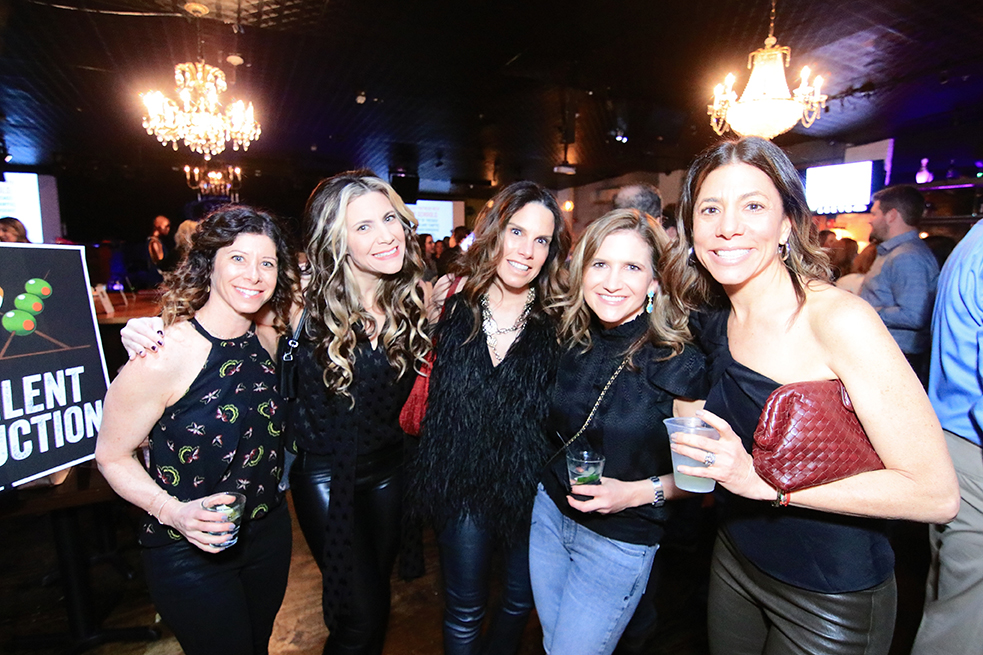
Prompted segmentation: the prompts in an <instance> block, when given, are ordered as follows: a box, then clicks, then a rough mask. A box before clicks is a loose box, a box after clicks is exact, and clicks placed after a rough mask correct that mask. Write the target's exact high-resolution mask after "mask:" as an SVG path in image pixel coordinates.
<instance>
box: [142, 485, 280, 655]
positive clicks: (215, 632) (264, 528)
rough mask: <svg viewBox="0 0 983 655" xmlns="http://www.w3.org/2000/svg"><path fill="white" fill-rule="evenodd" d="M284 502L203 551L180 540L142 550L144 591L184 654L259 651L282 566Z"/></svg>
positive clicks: (250, 654)
mask: <svg viewBox="0 0 983 655" xmlns="http://www.w3.org/2000/svg"><path fill="white" fill-rule="evenodd" d="M291 539H292V537H291V531H290V513H289V512H288V511H287V505H286V503H281V505H280V507H278V508H277V509H275V510H273V511H272V512H270V513H269V514H268V515H267V516H265V517H264V518H262V519H260V520H258V521H247V522H246V523H245V524H243V526H242V528H241V529H240V530H239V541H238V543H236V544H235V545H234V546H230V547H229V548H227V549H226V550H223V551H222V552H220V553H206V552H205V551H203V550H200V549H199V548H197V547H195V546H192V545H191V544H189V543H188V542H187V541H185V540H184V539H182V540H181V541H178V542H175V543H173V544H169V545H167V546H160V547H158V548H145V549H144V550H143V554H142V556H143V566H144V570H145V572H146V576H147V586H148V587H149V588H150V596H151V598H153V600H154V605H155V606H156V607H157V611H158V612H159V613H160V616H161V618H162V619H163V620H164V622H165V623H166V624H167V625H168V626H169V627H170V628H171V629H172V630H173V631H174V634H175V636H176V637H177V640H178V642H180V644H181V648H183V649H184V652H185V653H187V655H215V653H223V655H265V653H267V652H268V649H269V642H270V635H271V634H272V633H273V621H274V620H275V619H276V614H277V612H278V611H279V610H280V603H282V602H283V594H284V592H285V591H286V589H287V572H288V570H289V569H290V546H291Z"/></svg>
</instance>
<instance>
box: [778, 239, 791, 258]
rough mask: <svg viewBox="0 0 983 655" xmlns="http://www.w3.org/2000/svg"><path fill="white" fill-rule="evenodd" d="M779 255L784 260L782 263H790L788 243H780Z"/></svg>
mask: <svg viewBox="0 0 983 655" xmlns="http://www.w3.org/2000/svg"><path fill="white" fill-rule="evenodd" d="M778 255H779V256H780V257H781V258H782V261H783V262H787V261H788V256H789V247H788V243H780V244H778Z"/></svg>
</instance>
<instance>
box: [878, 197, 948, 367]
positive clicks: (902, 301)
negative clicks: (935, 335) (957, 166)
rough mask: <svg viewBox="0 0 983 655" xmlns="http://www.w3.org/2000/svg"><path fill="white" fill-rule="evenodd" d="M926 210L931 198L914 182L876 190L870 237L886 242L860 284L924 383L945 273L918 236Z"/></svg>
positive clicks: (882, 244) (879, 247) (882, 242)
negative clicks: (939, 285) (939, 283)
mask: <svg viewBox="0 0 983 655" xmlns="http://www.w3.org/2000/svg"><path fill="white" fill-rule="evenodd" d="M924 212H925V199H924V198H923V197H922V194H920V193H919V192H918V191H917V190H915V189H914V188H912V187H909V186H893V187H888V188H886V189H881V190H880V191H878V192H877V193H875V194H874V204H873V206H872V207H871V210H870V213H871V216H872V218H871V221H870V239H871V241H874V240H876V241H880V242H881V243H880V245H878V246H877V259H876V260H875V261H874V265H873V267H871V269H870V272H868V273H867V276H866V278H864V283H863V286H862V287H861V288H860V297H861V298H863V299H864V300H866V301H867V302H869V303H870V304H871V306H872V307H873V308H874V309H875V310H876V311H877V314H878V315H879V316H880V317H881V320H882V321H884V325H886V326H887V329H888V331H889V332H890V333H891V336H892V337H894V340H895V341H896V342H897V343H898V347H899V348H901V352H903V353H904V354H905V357H906V358H907V359H908V363H909V364H911V367H912V368H913V369H914V370H915V373H916V374H917V375H918V379H919V380H921V381H922V384H925V383H926V381H927V378H928V356H929V346H930V343H929V331H928V328H929V321H930V319H931V317H932V303H933V302H934V301H935V283H936V281H937V280H938V278H939V265H938V262H937V261H936V259H935V256H934V255H932V251H931V250H929V248H928V246H926V245H925V244H924V243H922V240H921V239H919V238H918V222H919V221H920V220H921V218H922V214H924Z"/></svg>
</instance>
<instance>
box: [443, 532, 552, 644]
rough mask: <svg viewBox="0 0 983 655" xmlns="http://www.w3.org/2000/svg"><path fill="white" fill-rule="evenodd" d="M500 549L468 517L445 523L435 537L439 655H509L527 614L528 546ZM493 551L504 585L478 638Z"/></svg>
mask: <svg viewBox="0 0 983 655" xmlns="http://www.w3.org/2000/svg"><path fill="white" fill-rule="evenodd" d="M523 534H525V535H526V537H527V538H525V539H523V540H522V541H521V542H520V543H516V544H513V545H512V546H511V547H510V548H505V547H504V544H500V543H499V541H498V540H497V539H495V538H494V536H493V535H491V534H490V533H489V532H488V531H486V530H484V529H483V528H482V527H480V526H479V525H478V524H477V523H475V522H474V521H473V520H472V519H471V518H470V517H467V516H462V517H458V518H457V519H452V520H450V521H448V523H447V525H446V526H444V528H443V529H442V530H441V531H440V533H439V534H438V535H437V541H438V544H439V546H440V570H441V573H442V575H443V579H444V602H445V608H444V654H445V655H476V654H477V653H482V654H483V655H512V654H513V653H515V652H516V651H517V650H518V649H519V642H520V640H521V639H522V633H523V631H524V630H525V627H526V622H527V621H528V619H529V612H530V611H531V610H532V606H533V598H532V585H531V584H530V582H529V542H528V534H529V531H528V530H526V531H524V533H523ZM496 549H498V550H501V551H502V555H503V557H504V560H505V561H504V573H505V579H504V580H503V581H502V598H501V602H500V604H499V608H498V610H497V611H496V612H495V615H494V617H493V618H492V622H491V625H490V626H489V628H488V631H487V632H486V633H485V635H484V637H482V635H481V624H482V621H483V620H484V618H485V610H486V607H487V606H488V583H489V578H490V577H491V567H492V556H493V555H494V553H495V551H496Z"/></svg>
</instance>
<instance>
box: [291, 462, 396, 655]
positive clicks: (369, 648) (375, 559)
mask: <svg viewBox="0 0 983 655" xmlns="http://www.w3.org/2000/svg"><path fill="white" fill-rule="evenodd" d="M358 477H359V479H358V480H357V481H356V484H355V508H354V509H355V533H354V535H353V543H352V579H351V584H350V588H351V590H352V592H351V593H352V596H351V599H350V602H349V611H348V613H346V614H345V615H343V616H340V617H338V627H337V628H336V629H335V630H334V631H333V632H331V634H330V635H329V636H328V640H327V642H326V643H325V645H324V652H325V653H326V654H331V655H335V654H343V655H378V654H379V653H382V647H383V644H384V643H385V640H386V626H387V624H388V622H389V605H390V598H389V579H390V576H391V574H392V569H393V564H394V562H395V560H396V555H397V553H398V552H399V536H400V528H401V525H402V500H403V466H402V457H401V456H400V457H397V458H395V459H393V458H385V460H384V461H380V462H377V463H376V464H374V465H372V466H369V467H367V468H366V467H362V466H359V469H358ZM290 488H291V490H292V493H293V499H294V507H295V509H296V511H297V521H298V523H300V528H301V530H302V531H303V533H304V538H305V539H306V540H307V545H308V547H310V549H311V553H312V554H313V555H314V559H315V560H316V561H317V564H318V566H319V567H320V568H321V571H322V572H323V571H324V570H325V568H326V567H328V566H331V563H329V562H325V561H323V560H324V542H325V536H326V531H327V516H328V501H329V500H330V497H331V462H330V459H329V458H327V457H323V456H319V455H313V454H311V453H306V452H301V454H300V455H299V456H298V458H297V461H296V462H294V465H293V468H292V469H291V471H290Z"/></svg>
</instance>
